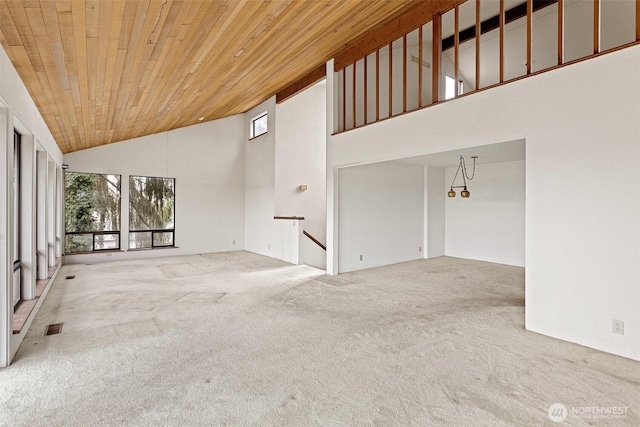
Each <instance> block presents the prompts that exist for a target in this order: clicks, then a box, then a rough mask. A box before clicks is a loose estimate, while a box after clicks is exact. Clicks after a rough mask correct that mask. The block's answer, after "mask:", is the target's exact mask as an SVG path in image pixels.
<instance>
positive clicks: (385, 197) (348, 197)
mask: <svg viewBox="0 0 640 427" xmlns="http://www.w3.org/2000/svg"><path fill="white" fill-rule="evenodd" d="M339 179H340V189H339V199H340V272H341V273H344V272H348V271H354V270H361V269H364V268H370V267H376V266H380V265H386V264H392V263H396V262H402V261H410V260H414V259H419V258H423V253H422V250H421V248H422V247H423V246H424V244H423V238H424V236H423V224H424V167H422V166H418V165H408V164H402V163H395V162H385V163H379V164H370V165H364V166H356V167H347V168H343V169H340V178H339ZM361 255H362V260H360V256H361Z"/></svg>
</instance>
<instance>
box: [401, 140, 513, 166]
mask: <svg viewBox="0 0 640 427" xmlns="http://www.w3.org/2000/svg"><path fill="white" fill-rule="evenodd" d="M460 156H464V157H465V158H466V159H470V158H471V156H478V160H477V164H479V165H482V164H488V163H503V162H515V161H517V160H524V159H525V140H524V139H518V140H515V141H507V142H500V143H497V144H489V145H482V146H478V147H472V148H464V149H462V150H452V151H445V152H442V153H434V154H427V155H424V156H417V157H408V158H406V159H399V160H395V161H396V162H399V163H406V164H412V165H422V166H432V167H439V168H449V167H455V166H457V165H458V162H459V161H460Z"/></svg>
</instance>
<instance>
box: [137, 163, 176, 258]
mask: <svg viewBox="0 0 640 427" xmlns="http://www.w3.org/2000/svg"><path fill="white" fill-rule="evenodd" d="M134 178H151V179H163V180H166V179H170V180H172V181H173V227H172V228H149V229H146V230H145V229H133V228H132V227H131V180H132V179H134ZM175 224H176V178H170V177H165V176H146V175H129V225H128V229H129V231H128V233H129V238H128V242H127V250H129V251H145V250H153V249H164V248H175V247H176V235H175V231H176V228H175ZM135 233H151V246H145V247H140V248H132V247H131V235H132V234H135ZM159 233H171V244H170V245H156V244H155V236H156V234H159Z"/></svg>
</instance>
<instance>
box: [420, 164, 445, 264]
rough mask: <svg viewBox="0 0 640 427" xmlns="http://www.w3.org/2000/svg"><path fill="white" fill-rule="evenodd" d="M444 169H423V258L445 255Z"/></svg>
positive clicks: (428, 167)
mask: <svg viewBox="0 0 640 427" xmlns="http://www.w3.org/2000/svg"><path fill="white" fill-rule="evenodd" d="M444 172H445V170H444V168H439V167H434V166H425V167H424V236H425V237H424V243H425V249H424V257H425V258H436V257H439V256H443V255H444V254H445V193H444V192H443V191H442V188H443V187H444V186H445V178H444Z"/></svg>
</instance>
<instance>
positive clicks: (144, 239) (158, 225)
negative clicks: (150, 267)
mask: <svg viewBox="0 0 640 427" xmlns="http://www.w3.org/2000/svg"><path fill="white" fill-rule="evenodd" d="M174 210H175V179H173V178H154V177H147V176H131V177H129V249H152V248H159V247H169V246H174V245H175V242H174V232H175V228H174V227H175V223H174Z"/></svg>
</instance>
